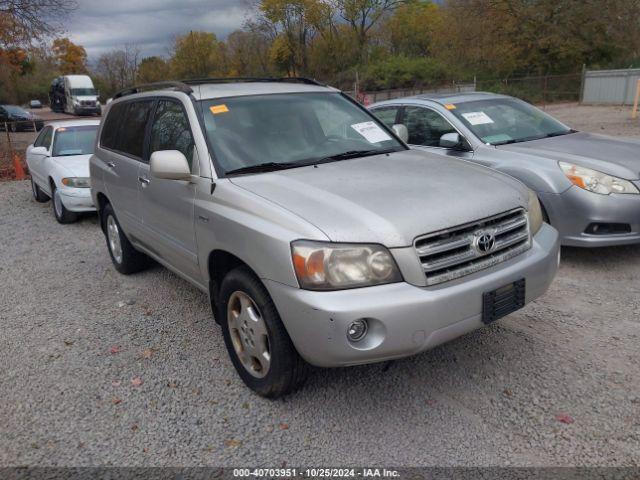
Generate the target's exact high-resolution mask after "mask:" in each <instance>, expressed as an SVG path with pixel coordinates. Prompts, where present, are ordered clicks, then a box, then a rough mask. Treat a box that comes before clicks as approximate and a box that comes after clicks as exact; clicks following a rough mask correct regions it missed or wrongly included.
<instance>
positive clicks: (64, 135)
mask: <svg viewBox="0 0 640 480" xmlns="http://www.w3.org/2000/svg"><path fill="white" fill-rule="evenodd" d="M97 132H98V125H83V126H81V127H80V126H78V127H60V128H58V129H57V130H56V136H55V139H54V140H53V154H52V155H53V156H54V157H66V156H70V155H89V154H92V153H93V148H94V145H95V143H96V133H97Z"/></svg>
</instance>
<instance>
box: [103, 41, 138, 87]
mask: <svg viewBox="0 0 640 480" xmlns="http://www.w3.org/2000/svg"><path fill="white" fill-rule="evenodd" d="M139 56H140V50H139V49H138V47H136V46H135V45H131V44H127V45H125V46H124V48H122V49H119V50H112V51H110V52H107V53H103V54H102V55H100V58H98V63H97V65H96V68H95V72H96V80H97V83H98V85H99V90H100V91H101V93H103V94H104V95H107V96H110V95H112V94H114V93H115V92H117V91H118V90H121V89H123V88H125V87H128V86H131V85H133V84H134V83H135V80H136V72H137V70H138V57H139Z"/></svg>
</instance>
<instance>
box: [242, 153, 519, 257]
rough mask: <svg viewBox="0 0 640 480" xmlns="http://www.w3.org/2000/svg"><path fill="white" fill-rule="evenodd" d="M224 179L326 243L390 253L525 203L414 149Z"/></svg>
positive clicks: (515, 192) (513, 188)
mask: <svg viewBox="0 0 640 480" xmlns="http://www.w3.org/2000/svg"><path fill="white" fill-rule="evenodd" d="M230 180H231V182H233V183H234V184H235V185H237V186H239V187H242V188H244V189H246V190H249V191H251V192H253V193H255V194H256V195H259V196H261V197H263V198H265V199H267V200H270V201H271V202H273V203H276V204H278V205H280V206H281V207H283V208H285V209H287V210H289V211H291V212H293V213H295V214H296V215H298V216H300V217H301V218H303V219H305V220H307V221H308V222H310V223H311V224H313V225H314V226H316V227H317V228H319V229H320V230H322V231H323V232H324V233H325V234H326V235H327V237H328V238H329V239H330V240H331V241H334V242H359V243H379V244H382V245H385V246H387V247H390V248H393V247H406V246H409V245H412V244H413V240H414V239H415V238H416V237H417V236H420V235H423V234H426V233H431V232H435V231H438V230H442V229H445V228H450V227H454V226H457V225H461V224H464V223H468V222H472V221H475V220H478V219H482V218H485V217H489V216H492V215H495V214H498V213H502V212H505V211H508V210H511V209H513V208H516V207H525V208H526V207H527V203H528V190H527V187H525V186H524V185H523V184H522V183H520V182H519V181H517V180H515V179H513V178H511V177H509V176H507V175H504V174H502V173H499V172H496V171H493V170H489V169H487V168H485V167H481V166H478V165H474V164H471V163H468V162H464V161H462V160H457V159H453V158H451V159H449V158H443V157H442V156H439V155H438V156H436V155H434V154H430V153H427V152H422V151H416V150H407V151H402V152H396V153H391V154H389V155H376V156H372V157H364V158H358V159H353V160H344V161H339V162H333V163H325V164H320V165H318V166H317V167H314V166H308V167H300V168H294V169H290V170H282V171H278V172H270V173H261V174H256V175H247V176H238V177H231V178H230Z"/></svg>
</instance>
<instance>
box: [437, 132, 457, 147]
mask: <svg viewBox="0 0 640 480" xmlns="http://www.w3.org/2000/svg"><path fill="white" fill-rule="evenodd" d="M440 146H441V147H442V148H461V147H462V137H461V136H460V134H459V133H455V132H454V133H445V134H444V135H442V136H441V137H440Z"/></svg>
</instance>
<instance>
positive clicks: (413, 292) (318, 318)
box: [265, 224, 560, 367]
mask: <svg viewBox="0 0 640 480" xmlns="http://www.w3.org/2000/svg"><path fill="white" fill-rule="evenodd" d="M559 250H560V247H559V242H558V233H557V231H556V230H555V229H554V228H552V227H551V226H549V225H547V224H544V225H543V226H542V228H541V229H540V231H539V232H538V233H537V235H536V236H535V237H534V241H533V244H532V248H531V249H530V250H528V251H527V252H525V253H523V254H522V255H519V256H517V257H515V258H513V259H511V260H509V261H507V262H504V263H501V264H500V265H497V266H495V267H493V268H490V269H487V270H483V271H480V272H476V273H474V274H473V275H469V276H467V277H464V278H462V279H459V280H457V281H453V282H448V283H445V284H442V285H437V286H434V287H416V286H413V285H410V284H408V283H404V282H403V283H395V284H390V285H381V286H376V287H368V288H359V289H353V290H342V291H336V292H312V291H308V290H302V289H299V288H292V287H290V286H287V285H283V284H280V283H277V282H273V281H269V280H266V281H265V284H266V286H267V289H268V290H269V293H270V294H271V297H272V298H273V301H274V302H275V305H276V307H277V308H278V311H279V313H280V316H281V318H282V321H283V322H284V325H285V327H286V328H287V331H288V333H289V335H290V337H291V339H292V341H293V343H294V345H295V346H296V348H297V350H298V352H299V353H300V355H302V357H303V358H304V359H305V360H306V361H308V362H309V363H311V364H313V365H317V366H322V367H338V366H347V365H357V364H363V363H372V362H380V361H385V360H391V359H396V358H401V357H405V356H408V355H413V354H416V353H418V352H422V351H424V350H428V349H430V348H433V347H435V346H436V345H439V344H441V343H444V342H447V341H449V340H452V339H454V338H456V337H458V336H460V335H463V334H465V333H467V332H470V331H472V330H475V329H477V328H480V327H482V326H483V325H484V324H483V323H482V295H483V293H485V292H489V291H492V290H495V289H497V288H500V287H502V286H504V285H507V284H509V283H511V282H514V281H516V280H519V279H521V278H525V279H526V302H527V303H529V302H530V301H532V300H534V299H535V298H537V297H539V296H540V295H542V294H543V293H544V292H545V291H546V290H547V288H548V287H549V285H550V284H551V281H552V280H553V277H554V276H555V274H556V271H557V268H558V260H559ZM360 318H366V319H368V321H369V333H368V334H367V336H366V337H365V338H364V339H363V340H361V341H360V342H358V343H352V342H350V341H349V340H348V339H347V336H346V332H347V328H348V326H349V324H350V323H351V322H352V321H354V320H357V319H360Z"/></svg>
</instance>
